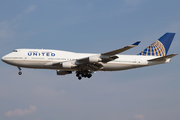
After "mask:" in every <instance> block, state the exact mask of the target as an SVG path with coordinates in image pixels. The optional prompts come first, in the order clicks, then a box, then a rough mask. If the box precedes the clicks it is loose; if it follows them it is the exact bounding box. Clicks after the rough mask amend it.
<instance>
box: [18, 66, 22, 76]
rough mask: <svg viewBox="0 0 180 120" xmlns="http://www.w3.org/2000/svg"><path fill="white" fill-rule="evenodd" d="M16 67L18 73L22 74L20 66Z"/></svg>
mask: <svg viewBox="0 0 180 120" xmlns="http://www.w3.org/2000/svg"><path fill="white" fill-rule="evenodd" d="M18 69H19V72H18V74H19V75H22V72H21V68H20V67H18Z"/></svg>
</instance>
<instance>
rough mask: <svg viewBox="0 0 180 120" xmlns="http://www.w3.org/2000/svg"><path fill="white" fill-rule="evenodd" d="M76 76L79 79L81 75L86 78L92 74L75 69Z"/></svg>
mask: <svg viewBox="0 0 180 120" xmlns="http://www.w3.org/2000/svg"><path fill="white" fill-rule="evenodd" d="M76 77H78V79H79V80H81V79H82V77H85V78H86V77H87V78H90V77H92V74H91V73H90V72H88V71H77V72H76Z"/></svg>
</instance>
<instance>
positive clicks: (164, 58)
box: [148, 54, 177, 61]
mask: <svg viewBox="0 0 180 120" xmlns="http://www.w3.org/2000/svg"><path fill="white" fill-rule="evenodd" d="M176 55H177V54H170V55H167V56H163V57H158V58H155V59H151V60H148V61H163V60H167V59H169V58H172V57H174V56H176Z"/></svg>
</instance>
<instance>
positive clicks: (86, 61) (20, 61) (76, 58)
mask: <svg viewBox="0 0 180 120" xmlns="http://www.w3.org/2000/svg"><path fill="white" fill-rule="evenodd" d="M174 36H175V33H166V34H164V35H163V36H162V37H160V38H159V39H158V40H156V41H155V42H154V43H152V44H151V45H150V46H148V47H147V48H146V49H144V50H143V51H142V52H140V53H139V54H137V55H118V54H119V53H122V52H124V51H126V50H129V49H131V48H134V47H136V46H138V44H139V43H140V41H137V42H135V43H134V44H132V45H129V46H126V47H124V48H120V49H116V50H113V51H110V52H105V53H100V54H85V53H75V52H67V51H61V50H50V49H16V50H14V51H13V52H11V53H9V54H7V55H5V56H3V57H2V59H1V60H2V61H3V62H5V63H7V64H10V65H13V66H17V67H18V69H19V73H18V74H19V75H21V74H22V72H21V68H22V67H24V68H35V69H53V70H56V71H57V75H66V74H71V73H72V72H73V71H75V72H76V76H77V77H78V79H79V80H81V79H82V77H87V78H90V77H91V76H92V73H94V72H96V71H120V70H127V69H133V68H139V67H145V66H151V65H157V64H163V63H168V62H170V60H171V58H172V57H174V56H175V55H177V54H170V55H167V53H168V50H169V47H170V45H171V43H172V40H173V38H174Z"/></svg>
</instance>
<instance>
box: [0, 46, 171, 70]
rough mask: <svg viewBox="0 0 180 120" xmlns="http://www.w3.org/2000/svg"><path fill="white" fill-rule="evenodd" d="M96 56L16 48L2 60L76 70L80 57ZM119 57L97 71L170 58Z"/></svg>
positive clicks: (42, 67)
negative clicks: (68, 65) (64, 63)
mask: <svg viewBox="0 0 180 120" xmlns="http://www.w3.org/2000/svg"><path fill="white" fill-rule="evenodd" d="M96 55H97V56H98V54H87V53H74V52H67V51H61V50H50V49H16V50H15V51H13V52H11V53H9V54H7V55H5V56H4V57H3V58H2V61H4V62H6V63H8V64H10V65H14V66H17V67H25V68H35V69H55V70H67V71H78V69H79V68H77V67H75V61H76V60H77V59H80V58H85V57H89V56H96ZM117 56H118V57H119V58H117V59H115V60H113V61H110V62H107V63H104V62H101V64H102V66H103V67H101V69H99V71H118V70H126V69H132V68H138V67H144V66H149V65H156V64H162V63H167V62H169V61H170V58H169V59H167V60H163V61H148V60H150V59H155V58H158V57H159V56H141V55H117ZM65 61H71V63H72V65H73V64H74V67H73V66H72V67H70V68H67V67H62V66H60V65H53V64H55V63H59V62H65Z"/></svg>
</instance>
